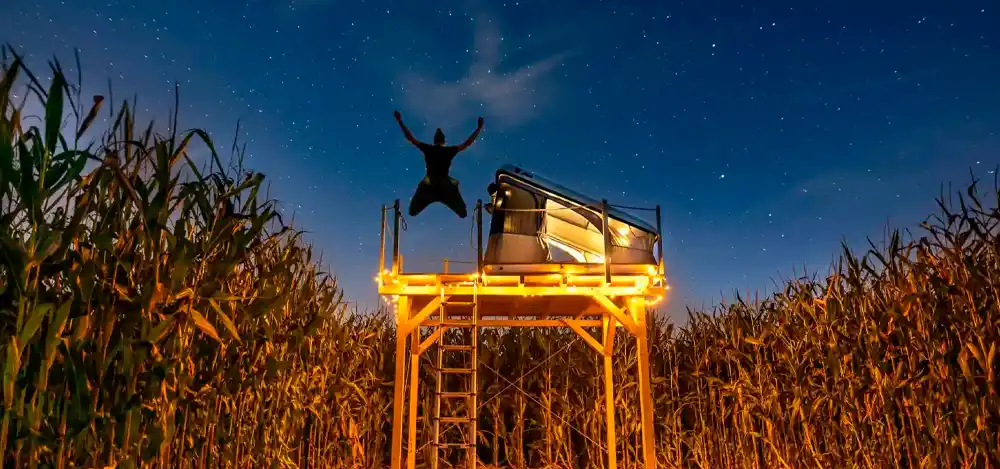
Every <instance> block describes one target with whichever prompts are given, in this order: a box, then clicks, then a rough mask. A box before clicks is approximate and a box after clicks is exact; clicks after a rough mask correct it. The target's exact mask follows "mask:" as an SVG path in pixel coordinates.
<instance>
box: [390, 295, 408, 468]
mask: <svg viewBox="0 0 1000 469" xmlns="http://www.w3.org/2000/svg"><path fill="white" fill-rule="evenodd" d="M409 300H410V299H409V298H408V297H405V296H402V297H400V298H399V301H398V302H397V303H396V376H395V378H394V379H393V385H392V449H391V451H390V454H389V457H390V458H391V460H390V462H389V464H390V466H389V467H390V468H391V469H400V466H401V465H402V462H403V461H402V459H403V384H404V381H405V380H406V339H407V338H408V337H409V334H407V333H405V332H402V331H401V328H402V326H403V325H404V324H405V320H406V318H407V317H408V316H409V309H410V302H409Z"/></svg>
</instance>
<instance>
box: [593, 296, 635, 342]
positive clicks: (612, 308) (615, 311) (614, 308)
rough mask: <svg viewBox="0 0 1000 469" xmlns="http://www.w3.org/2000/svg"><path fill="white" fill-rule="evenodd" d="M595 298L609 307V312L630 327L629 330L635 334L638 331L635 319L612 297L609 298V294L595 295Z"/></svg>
mask: <svg viewBox="0 0 1000 469" xmlns="http://www.w3.org/2000/svg"><path fill="white" fill-rule="evenodd" d="M594 299H595V300H597V302H598V303H600V304H601V305H603V306H604V307H605V308H607V310H608V313H609V314H611V315H612V316H614V318H615V319H617V320H618V322H620V323H622V324H624V325H625V328H626V329H628V330H629V332H631V333H633V334H635V332H636V325H635V319H634V318H632V317H630V316H629V315H628V314H627V312H626V310H625V309H623V308H621V307H619V306H618V305H616V304H615V303H614V302H613V301H611V299H609V298H608V297H607V296H604V295H594Z"/></svg>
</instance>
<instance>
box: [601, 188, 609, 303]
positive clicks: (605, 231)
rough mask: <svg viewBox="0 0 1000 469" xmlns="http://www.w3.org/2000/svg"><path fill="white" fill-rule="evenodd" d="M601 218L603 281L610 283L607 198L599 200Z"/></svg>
mask: <svg viewBox="0 0 1000 469" xmlns="http://www.w3.org/2000/svg"><path fill="white" fill-rule="evenodd" d="M601 219H603V220H604V222H603V223H604V226H603V227H602V229H601V231H602V232H603V234H604V282H605V283H607V284H608V285H611V259H609V257H611V237H610V236H609V235H608V200H607V199H603V200H601Z"/></svg>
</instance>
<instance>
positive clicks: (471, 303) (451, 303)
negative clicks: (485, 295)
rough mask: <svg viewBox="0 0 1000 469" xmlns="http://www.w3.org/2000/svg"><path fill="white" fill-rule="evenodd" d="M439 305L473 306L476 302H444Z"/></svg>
mask: <svg viewBox="0 0 1000 469" xmlns="http://www.w3.org/2000/svg"><path fill="white" fill-rule="evenodd" d="M441 304H443V305H445V306H474V305H475V304H476V302H475V301H445V302H444V303H441Z"/></svg>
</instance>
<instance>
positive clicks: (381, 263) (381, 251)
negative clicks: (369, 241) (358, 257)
mask: <svg viewBox="0 0 1000 469" xmlns="http://www.w3.org/2000/svg"><path fill="white" fill-rule="evenodd" d="M378 238H379V242H378V276H379V278H381V277H382V271H383V270H385V204H382V226H379V235H378Z"/></svg>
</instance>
